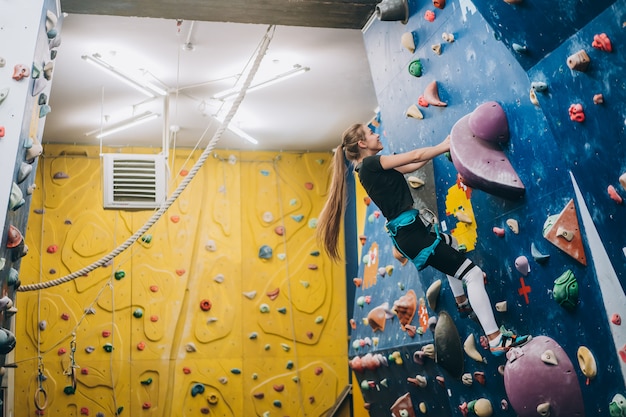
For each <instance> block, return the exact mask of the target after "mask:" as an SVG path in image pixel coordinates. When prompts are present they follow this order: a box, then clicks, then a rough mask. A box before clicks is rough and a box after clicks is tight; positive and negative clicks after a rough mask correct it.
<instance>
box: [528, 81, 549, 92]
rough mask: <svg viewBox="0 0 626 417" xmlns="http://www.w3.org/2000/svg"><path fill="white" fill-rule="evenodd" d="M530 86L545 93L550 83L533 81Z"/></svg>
mask: <svg viewBox="0 0 626 417" xmlns="http://www.w3.org/2000/svg"><path fill="white" fill-rule="evenodd" d="M530 88H532V89H533V90H535V91H536V92H538V93H543V92H544V91H547V90H548V84H546V83H544V82H543V81H533V82H532V83H530Z"/></svg>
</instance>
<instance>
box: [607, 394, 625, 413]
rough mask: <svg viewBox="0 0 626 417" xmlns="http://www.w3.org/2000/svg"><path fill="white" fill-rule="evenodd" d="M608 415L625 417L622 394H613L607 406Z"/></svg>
mask: <svg viewBox="0 0 626 417" xmlns="http://www.w3.org/2000/svg"><path fill="white" fill-rule="evenodd" d="M609 414H610V416H611V417H623V416H626V397H624V396H623V395H622V394H615V395H614V396H613V399H612V400H611V403H610V404H609Z"/></svg>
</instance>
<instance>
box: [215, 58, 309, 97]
mask: <svg viewBox="0 0 626 417" xmlns="http://www.w3.org/2000/svg"><path fill="white" fill-rule="evenodd" d="M310 69H311V68H309V67H303V66H301V65H294V66H293V68H292V69H290V70H289V71H287V72H284V73H282V74H278V75H277V76H275V77H274V78H270V79H269V80H266V81H263V82H260V83H258V84H254V85H251V86H250V87H248V90H247V92H248V93H249V92H251V91H254V90H258V89H260V88H264V87H269V86H270V85H273V84H276V83H278V82H281V81H285V80H287V79H289V78H291V77H294V76H296V75H299V74H304V73H305V72H307V71H309V70H310ZM240 90H241V87H238V86H235V87H233V88H229V89H228V90H224V91H221V92H219V93H217V94H214V95H213V97H212V98H214V99H216V100H226V99H228V98H230V97H233V96H235V95H237V94H239V91H240Z"/></svg>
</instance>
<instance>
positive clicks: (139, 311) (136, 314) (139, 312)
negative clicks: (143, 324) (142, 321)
mask: <svg viewBox="0 0 626 417" xmlns="http://www.w3.org/2000/svg"><path fill="white" fill-rule="evenodd" d="M133 316H134V317H135V318H138V319H139V318H141V317H143V310H142V309H140V308H138V309H136V310H135V311H133Z"/></svg>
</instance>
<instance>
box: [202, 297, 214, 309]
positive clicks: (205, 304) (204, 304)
mask: <svg viewBox="0 0 626 417" xmlns="http://www.w3.org/2000/svg"><path fill="white" fill-rule="evenodd" d="M212 306H213V305H212V304H211V301H209V300H207V299H206V298H205V299H204V300H202V301H200V310H202V311H209V310H211V307H212Z"/></svg>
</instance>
